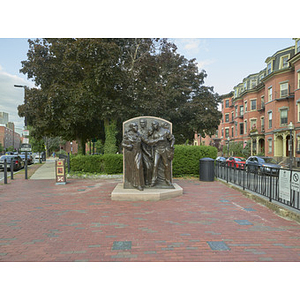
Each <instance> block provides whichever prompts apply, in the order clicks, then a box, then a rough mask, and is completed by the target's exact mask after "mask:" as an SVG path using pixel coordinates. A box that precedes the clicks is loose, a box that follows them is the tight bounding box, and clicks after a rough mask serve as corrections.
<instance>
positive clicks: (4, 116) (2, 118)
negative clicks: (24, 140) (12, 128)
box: [0, 111, 8, 125]
mask: <svg viewBox="0 0 300 300" xmlns="http://www.w3.org/2000/svg"><path fill="white" fill-rule="evenodd" d="M7 123H8V113H6V112H1V111H0V124H3V125H6V124H7Z"/></svg>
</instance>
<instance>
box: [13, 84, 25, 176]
mask: <svg viewBox="0 0 300 300" xmlns="http://www.w3.org/2000/svg"><path fill="white" fill-rule="evenodd" d="M14 87H17V88H23V89H24V103H25V105H26V103H27V102H26V88H27V86H26V85H19V84H15V85H14ZM24 125H25V126H24V127H25V129H27V119H26V113H25V118H24ZM24 169H25V179H28V177H27V151H25V166H24Z"/></svg>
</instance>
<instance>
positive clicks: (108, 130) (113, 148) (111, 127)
mask: <svg viewBox="0 0 300 300" xmlns="http://www.w3.org/2000/svg"><path fill="white" fill-rule="evenodd" d="M104 126H105V143H104V154H115V153H116V152H117V145H116V143H117V139H116V134H117V126H116V121H115V120H111V121H110V122H109V121H108V120H106V121H105V122H104Z"/></svg>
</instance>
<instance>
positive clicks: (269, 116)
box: [268, 111, 272, 128]
mask: <svg viewBox="0 0 300 300" xmlns="http://www.w3.org/2000/svg"><path fill="white" fill-rule="evenodd" d="M268 118H269V128H272V112H271V111H269V112H268Z"/></svg>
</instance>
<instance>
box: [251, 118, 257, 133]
mask: <svg viewBox="0 0 300 300" xmlns="http://www.w3.org/2000/svg"><path fill="white" fill-rule="evenodd" d="M250 128H251V130H253V131H254V130H256V119H251V120H250Z"/></svg>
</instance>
